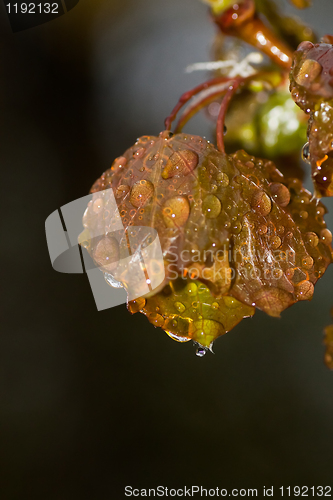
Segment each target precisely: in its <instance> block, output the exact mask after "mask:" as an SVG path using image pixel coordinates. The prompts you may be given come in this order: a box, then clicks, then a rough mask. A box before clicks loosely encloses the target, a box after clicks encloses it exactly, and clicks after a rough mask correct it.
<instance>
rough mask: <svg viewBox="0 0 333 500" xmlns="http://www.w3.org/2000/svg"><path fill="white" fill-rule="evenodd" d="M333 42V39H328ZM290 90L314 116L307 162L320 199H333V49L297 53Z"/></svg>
mask: <svg viewBox="0 0 333 500" xmlns="http://www.w3.org/2000/svg"><path fill="white" fill-rule="evenodd" d="M326 39H327V40H330V41H332V40H331V37H326ZM290 90H291V95H292V98H293V99H294V101H295V102H296V104H298V106H299V107H300V108H301V109H303V110H304V111H305V112H306V113H307V114H309V115H310V119H309V126H308V140H309V143H308V144H307V145H306V146H305V150H304V155H303V156H304V159H305V160H306V161H308V162H309V163H311V169H312V179H313V182H314V186H315V191H316V195H317V196H318V197H321V196H333V45H331V43H317V44H315V45H314V44H312V43H311V42H302V43H301V44H300V45H299V47H298V49H297V50H296V52H295V53H294V58H293V66H292V70H291V73H290Z"/></svg>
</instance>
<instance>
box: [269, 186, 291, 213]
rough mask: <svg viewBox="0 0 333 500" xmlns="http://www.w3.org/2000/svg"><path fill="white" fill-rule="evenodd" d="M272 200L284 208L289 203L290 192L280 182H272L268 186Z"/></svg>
mask: <svg viewBox="0 0 333 500" xmlns="http://www.w3.org/2000/svg"><path fill="white" fill-rule="evenodd" d="M269 190H270V192H271V195H272V198H273V200H274V201H276V203H277V204H278V205H280V207H286V206H287V205H289V203H290V191H289V189H288V188H287V186H285V185H284V184H281V183H280V182H272V183H271V184H270V185H269Z"/></svg>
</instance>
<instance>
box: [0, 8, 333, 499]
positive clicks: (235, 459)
mask: <svg viewBox="0 0 333 500" xmlns="http://www.w3.org/2000/svg"><path fill="white" fill-rule="evenodd" d="M279 3H283V2H279ZM314 4H315V6H314V7H313V8H312V9H310V10H308V11H305V12H302V13H301V15H302V17H303V18H304V19H307V20H309V21H310V22H311V24H312V25H314V26H315V27H316V29H317V32H318V33H319V35H322V34H325V33H328V32H332V31H333V26H332V19H333V4H332V0H326V1H324V0H314ZM290 10H291V9H290ZM213 35H214V27H213V26H212V24H211V23H210V21H209V17H208V13H207V8H206V6H205V5H203V4H201V3H200V2H199V1H196V0H168V1H167V2H165V1H163V0H140V1H134V0H119V1H118V0H80V2H79V4H78V5H77V6H76V7H75V8H74V9H73V10H71V11H70V12H69V13H68V14H66V15H64V16H62V17H60V18H58V19H56V20H54V21H52V22H49V23H47V24H43V25H41V26H38V27H35V28H32V29H30V30H26V31H22V32H18V33H15V34H13V33H12V32H11V29H10V26H9V22H8V19H7V16H6V12H5V8H4V5H3V4H1V5H0V106H1V112H0V126H1V130H0V131H1V134H0V141H1V144H0V164H1V179H2V181H1V186H2V201H3V205H2V206H3V208H2V217H1V224H2V246H1V257H2V259H1V261H2V264H3V265H2V274H3V279H2V282H3V285H4V286H3V291H2V301H1V302H2V304H1V305H2V307H1V312H2V316H3V319H2V321H1V335H0V374H1V375H0V377H1V378H0V429H1V430H0V435H1V436H0V439H1V443H0V475H1V477H0V490H1V491H0V498H1V500H14V499H15V500H16V499H19V500H21V499H28V498H29V499H30V498H33V499H44V500H69V499H71V500H72V499H82V500H84V499H94V500H95V499H96V500H104V499H110V498H112V499H113V498H116V499H118V498H124V487H125V485H132V486H133V487H134V486H135V487H146V488H148V487H154V486H157V485H164V486H167V487H169V488H172V487H180V486H184V485H187V486H190V485H203V486H206V487H210V488H214V487H215V488H216V487H217V486H218V487H220V488H255V487H256V488H260V490H261V488H262V487H263V486H264V485H265V486H266V487H268V486H273V485H274V486H276V487H279V486H288V485H308V486H313V485H322V486H325V485H328V484H330V482H331V483H332V470H333V456H332V444H333V442H332V438H333V425H332V421H333V373H331V372H330V371H329V370H328V369H327V368H326V367H325V366H324V363H323V355H324V347H323V345H322V340H323V328H324V327H325V326H326V325H327V324H328V323H329V322H330V316H329V309H330V307H331V306H332V305H333V269H330V270H329V271H328V272H327V274H326V275H325V277H324V278H323V279H322V280H321V281H320V282H319V284H318V285H317V287H316V293H315V298H314V299H313V301H312V302H305V303H300V304H298V305H296V306H294V307H292V308H291V309H290V310H288V311H286V312H285V313H283V315H282V318H281V319H280V320H277V319H271V318H268V317H267V316H265V315H264V314H262V313H260V312H258V313H257V314H256V315H255V317H254V318H253V319H252V320H244V321H243V322H242V323H241V324H240V325H239V326H238V327H237V328H235V330H234V331H233V332H231V333H230V334H228V335H226V336H225V337H223V338H221V339H219V340H218V341H217V342H216V344H215V346H214V350H215V353H216V354H215V355H211V354H209V353H208V354H207V356H206V357H205V358H203V359H199V358H197V357H196V356H195V354H194V352H195V349H194V348H193V346H192V345H191V343H186V344H183V345H182V344H178V343H176V342H173V341H172V340H171V339H170V338H169V337H168V336H167V335H166V334H165V333H164V332H163V331H162V330H160V329H155V328H154V327H153V326H152V325H150V324H149V323H148V321H147V319H146V318H145V317H144V316H143V315H139V314H137V315H134V316H131V315H130V314H129V313H128V312H127V310H126V307H125V305H123V306H119V307H117V308H114V309H109V310H106V311H102V312H97V310H96V307H95V304H94V300H93V296H92V293H91V290H90V287H89V284H88V281H87V278H86V276H84V275H74V274H72V275H70V274H68V275H66V274H60V273H56V272H55V271H53V269H52V267H51V264H50V260H49V256H48V251H47V246H46V239H45V229H44V223H45V219H46V218H47V216H48V215H49V214H50V213H51V212H53V211H54V210H56V209H57V208H59V207H60V206H62V205H64V204H66V203H68V202H70V201H73V200H75V199H76V198H80V197H82V196H84V195H85V194H87V193H88V190H89V188H90V186H91V184H92V183H93V182H94V180H95V179H96V178H97V177H99V176H100V174H101V173H102V172H103V171H105V170H106V169H107V168H109V166H110V164H111V162H112V160H113V159H114V158H115V157H116V156H119V155H120V154H122V153H123V151H124V150H125V149H127V148H128V147H129V146H130V145H132V143H134V142H135V139H136V138H137V137H139V136H140V135H146V134H157V133H158V132H159V131H160V130H162V129H163V120H164V118H165V116H166V115H167V114H169V112H170V110H171V109H172V107H173V106H174V104H175V103H176V101H177V99H178V97H179V95H180V94H181V93H182V92H184V91H185V90H187V89H188V88H191V87H193V86H194V85H196V84H197V83H198V82H199V81H202V80H203V79H204V78H205V75H204V74H190V75H188V74H185V73H184V68H185V66H186V65H188V64H191V63H194V62H198V61H206V60H209V49H210V45H211V42H212V38H213ZM187 129H190V130H191V131H192V132H193V133H195V134H205V135H207V137H208V136H209V134H210V125H209V124H207V122H206V121H205V120H204V119H196V120H195V121H194V122H193V124H192V125H189V126H188V127H187ZM332 201H333V200H329V201H328V202H327V206H328V207H329V208H330V209H331V211H333V203H332ZM329 220H330V225H331V228H332V227H333V217H332V215H331V216H330V218H329V216H328V218H327V221H328V222H329ZM331 267H333V266H331Z"/></svg>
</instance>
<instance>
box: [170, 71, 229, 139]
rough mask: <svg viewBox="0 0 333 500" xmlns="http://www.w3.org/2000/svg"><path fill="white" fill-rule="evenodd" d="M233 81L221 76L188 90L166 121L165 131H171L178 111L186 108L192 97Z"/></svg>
mask: <svg viewBox="0 0 333 500" xmlns="http://www.w3.org/2000/svg"><path fill="white" fill-rule="evenodd" d="M231 80H232V78H229V77H227V76H219V77H217V78H212V79H211V80H207V81H206V82H204V83H201V84H200V85H198V86H197V87H194V89H192V90H188V91H187V92H185V93H184V94H183V95H182V96H181V97H180V99H179V101H178V103H177V104H176V106H175V107H174V108H173V110H172V111H171V113H170V115H169V116H168V117H167V118H166V119H165V121H164V125H165V130H170V129H171V124H172V122H173V121H174V120H175V118H176V116H177V113H178V111H179V110H180V109H181V108H182V107H183V106H184V104H186V103H187V102H188V101H189V100H190V99H192V97H194V96H195V95H197V94H199V92H201V91H202V90H205V89H207V88H209V87H213V86H214V85H217V84H219V83H223V82H228V81H231Z"/></svg>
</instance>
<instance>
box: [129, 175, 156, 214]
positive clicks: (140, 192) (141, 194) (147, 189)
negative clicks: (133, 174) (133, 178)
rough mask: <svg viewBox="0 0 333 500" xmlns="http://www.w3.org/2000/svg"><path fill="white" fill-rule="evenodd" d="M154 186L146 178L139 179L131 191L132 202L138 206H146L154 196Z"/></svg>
mask: <svg viewBox="0 0 333 500" xmlns="http://www.w3.org/2000/svg"><path fill="white" fill-rule="evenodd" d="M153 193H154V186H153V185H152V183H151V182H149V181H146V180H141V181H138V182H136V183H135V184H134V186H133V187H132V191H131V196H130V202H131V203H132V205H133V206H134V207H136V208H139V207H142V206H144V205H145V204H146V203H147V202H148V201H149V199H150V198H151V197H152V196H153Z"/></svg>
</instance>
